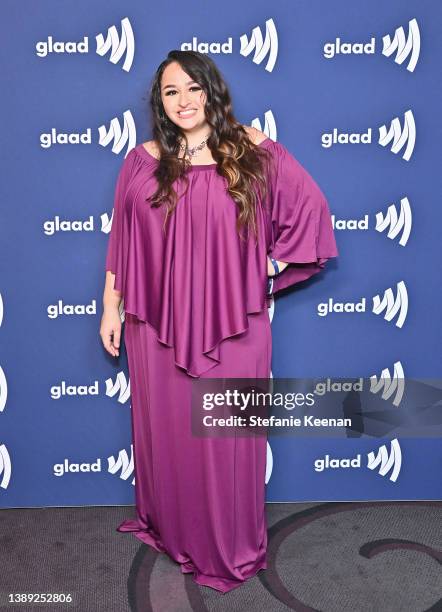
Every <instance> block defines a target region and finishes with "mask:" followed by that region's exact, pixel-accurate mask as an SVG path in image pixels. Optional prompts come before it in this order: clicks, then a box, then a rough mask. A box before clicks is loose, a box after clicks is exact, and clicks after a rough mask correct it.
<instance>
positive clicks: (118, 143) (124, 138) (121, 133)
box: [98, 110, 137, 157]
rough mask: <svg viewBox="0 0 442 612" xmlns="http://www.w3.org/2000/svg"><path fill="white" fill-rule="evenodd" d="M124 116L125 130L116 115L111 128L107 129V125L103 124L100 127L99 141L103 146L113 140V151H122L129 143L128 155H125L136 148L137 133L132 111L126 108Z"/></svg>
mask: <svg viewBox="0 0 442 612" xmlns="http://www.w3.org/2000/svg"><path fill="white" fill-rule="evenodd" d="M123 117H124V122H123V130H121V127H120V122H119V121H118V119H117V118H116V117H114V118H113V119H112V120H111V122H110V127H109V130H107V131H106V127H105V126H104V125H101V126H100V127H99V128H98V134H99V141H98V142H99V144H101V146H103V147H106V146H107V145H108V144H109V143H110V142H112V153H120V151H121V150H122V149H123V148H124V147H125V146H126V144H127V150H126V155H125V156H124V157H126V156H127V154H128V153H129V151H130V150H131V149H133V148H134V146H135V144H136V138H137V135H136V128H135V122H134V119H133V117H132V113H131V112H130V111H129V110H126V111H124V113H123Z"/></svg>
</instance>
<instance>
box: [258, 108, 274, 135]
mask: <svg viewBox="0 0 442 612" xmlns="http://www.w3.org/2000/svg"><path fill="white" fill-rule="evenodd" d="M252 127H254V128H256V129H257V130H260V131H261V132H264V134H266V136H268V137H269V138H271V139H272V140H276V139H277V134H276V122H275V118H274V116H273V113H272V111H271V110H268V111H266V112H265V113H264V128H263V127H262V125H261V121H260V120H259V119H258V118H255V119H253V121H252Z"/></svg>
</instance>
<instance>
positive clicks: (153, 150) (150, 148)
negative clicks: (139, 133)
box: [143, 140, 160, 159]
mask: <svg viewBox="0 0 442 612" xmlns="http://www.w3.org/2000/svg"><path fill="white" fill-rule="evenodd" d="M143 147H144V148H145V149H146V151H147V152H148V153H150V154H151V155H152V156H153V157H156V158H157V159H159V158H160V150H159V147H158V145H157V143H156V141H155V140H148V141H147V142H143Z"/></svg>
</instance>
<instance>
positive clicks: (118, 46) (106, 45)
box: [95, 17, 135, 72]
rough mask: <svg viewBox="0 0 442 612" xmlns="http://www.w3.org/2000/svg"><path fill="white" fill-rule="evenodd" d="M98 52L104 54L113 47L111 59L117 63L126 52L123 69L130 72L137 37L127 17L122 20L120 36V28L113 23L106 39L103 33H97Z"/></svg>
mask: <svg viewBox="0 0 442 612" xmlns="http://www.w3.org/2000/svg"><path fill="white" fill-rule="evenodd" d="M95 40H96V41H97V53H98V55H101V56H104V55H106V53H107V52H108V51H109V49H111V54H110V57H109V61H110V62H112V63H113V64H117V63H118V62H119V61H120V59H121V58H122V57H123V55H124V54H126V57H125V58H124V63H123V66H122V68H123V70H125V71H126V72H129V70H130V69H131V66H132V62H133V60H134V52H135V38H134V33H133V30H132V26H131V23H130V21H129V19H128V18H127V17H125V18H124V19H122V20H121V37H119V36H118V30H117V28H116V27H115V26H114V25H113V26H111V27H110V28H109V29H108V31H107V37H106V40H104V37H103V34H97V36H96V37H95Z"/></svg>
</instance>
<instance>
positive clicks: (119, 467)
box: [107, 444, 135, 485]
mask: <svg viewBox="0 0 442 612" xmlns="http://www.w3.org/2000/svg"><path fill="white" fill-rule="evenodd" d="M107 461H108V471H109V472H110V473H111V474H116V473H117V472H120V478H122V479H123V480H127V479H128V478H129V477H130V476H132V474H133V472H134V454H133V445H132V444H131V445H130V459H129V457H128V455H127V452H126V450H125V449H123V450H120V452H119V453H118V457H117V459H116V460H115V458H114V457H113V455H111V456H110V457H108V459H107ZM132 484H133V485H134V484H135V478H133V479H132Z"/></svg>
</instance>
